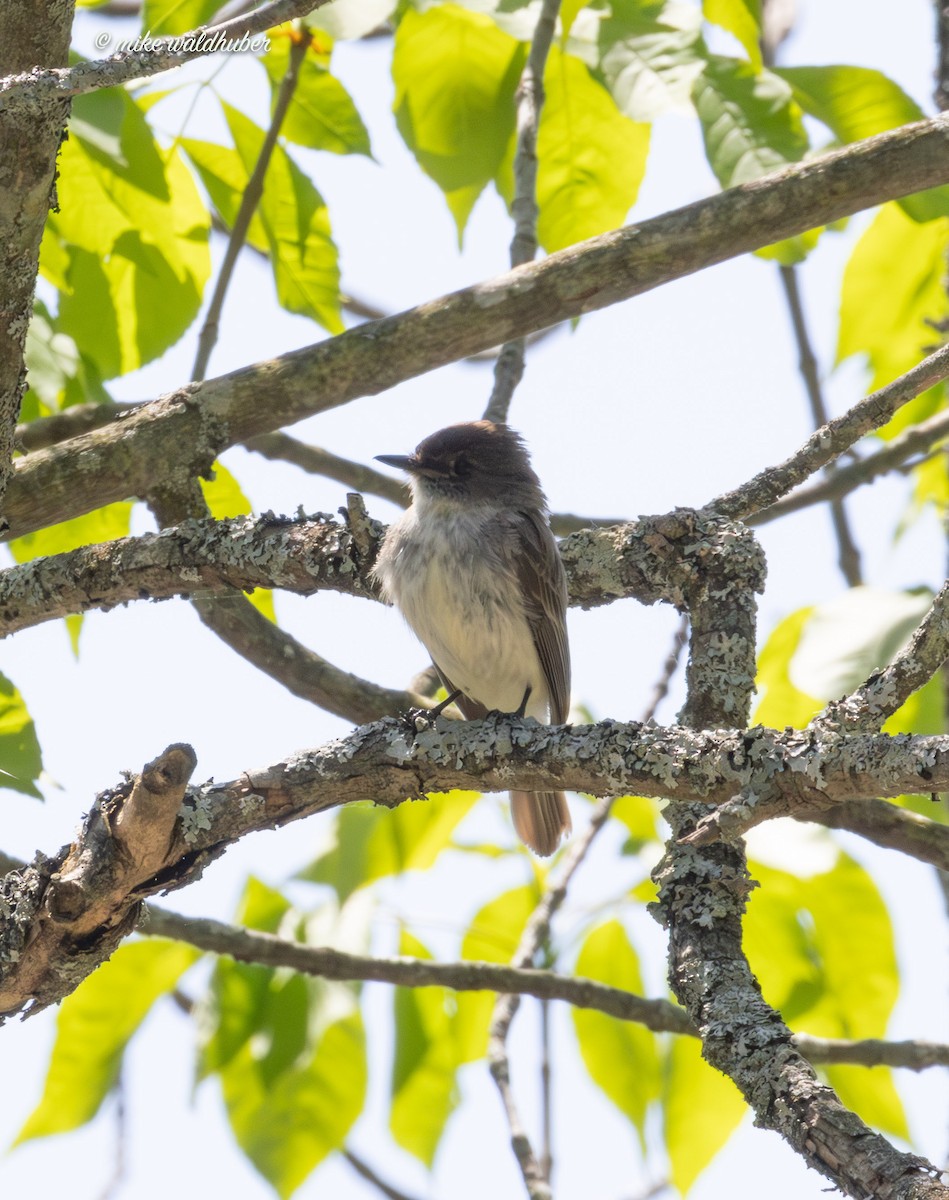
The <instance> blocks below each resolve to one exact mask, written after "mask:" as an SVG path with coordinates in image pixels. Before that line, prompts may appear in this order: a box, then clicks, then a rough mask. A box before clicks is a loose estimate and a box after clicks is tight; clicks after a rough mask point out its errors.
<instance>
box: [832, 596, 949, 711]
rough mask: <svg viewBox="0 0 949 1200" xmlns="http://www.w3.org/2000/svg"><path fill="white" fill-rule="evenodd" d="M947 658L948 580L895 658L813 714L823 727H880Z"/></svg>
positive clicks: (948, 656)
mask: <svg viewBox="0 0 949 1200" xmlns="http://www.w3.org/2000/svg"><path fill="white" fill-rule="evenodd" d="M947 658H949V583H946V584H944V585H943V587H942V589H941V590H940V591H939V593H938V594H937V595H936V597H935V599H934V600H933V602H932V605H931V607H930V609H929V611H928V612H927V613H926V615H925V617H923V619H922V621H921V622H920V623H919V625H918V626H917V627H916V630H915V631H914V633H913V636H912V637H911V638H910V640H909V642H908V644H907V645H906V646H905V647H904V648H903V649H902V650H901V651H900V653H899V654H898V655H897V656H896V658H895V659H894V660H893V661H892V662H891V663H890V664H889V666H887V667H884V668H883V670H881V671H875V672H874V673H873V674H872V675H871V676H870V678H869V679H868V680H867V681H866V682H865V683H862V684H861V685H860V687H858V688H857V689H856V690H855V691H853V692H851V693H850V695H849V696H844V697H843V699H842V700H834V701H833V702H832V703H830V704H828V705H827V707H826V708H825V709H824V710H823V711H822V712H820V713H818V715H817V716H816V717H815V718H814V720H813V721H812V724H813V725H815V726H820V727H821V728H824V729H867V730H869V729H880V728H881V727H882V725H883V722H884V721H885V720H886V719H887V718H888V717H891V716H892V715H893V714H894V713H895V712H896V710H897V709H898V708H900V707H901V706H902V705H903V704H904V703H905V702H906V701H907V700H908V699H909V697H910V696H911V695H912V694H913V692H916V691H919V689H920V688H921V687H922V686H923V684H926V683H928V682H929V681H930V679H932V677H933V676H934V675H935V674H936V672H937V671H938V670H939V668H940V667H941V666H942V665H943V663H944V662H945V661H946V659H947Z"/></svg>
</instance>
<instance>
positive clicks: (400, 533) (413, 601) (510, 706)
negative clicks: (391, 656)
mask: <svg viewBox="0 0 949 1200" xmlns="http://www.w3.org/2000/svg"><path fill="white" fill-rule="evenodd" d="M488 525H489V522H488V521H487V520H485V518H484V517H480V516H479V515H478V514H477V513H470V512H467V513H462V514H460V515H459V516H458V517H452V518H451V519H450V520H431V521H424V522H422V523H420V522H419V521H418V520H417V519H416V515H415V512H414V510H412V509H410V510H409V512H407V513H406V514H405V515H404V516H403V517H402V519H401V520H400V521H399V522H398V524H397V525H396V526H393V528H392V529H391V530H390V533H389V537H388V538H387V540H386V545H385V547H384V549H383V552H382V554H381V555H380V558H379V564H378V566H377V568H376V570H377V574H378V575H379V577H380V579H381V580H382V582H383V586H384V589H385V591H386V593H387V595H388V598H389V599H391V600H393V601H394V602H395V603H396V604H397V605H398V607H399V608H400V609H401V611H402V614H403V616H404V617H405V619H406V621H407V622H408V624H409V625H410V626H411V628H412V630H413V632H414V633H415V634H416V636H417V637H418V638H419V640H420V641H421V642H422V643H423V644H424V645H425V647H426V648H427V649H428V651H429V653H430V654H431V656H432V658H433V659H434V661H435V663H436V664H437V665H438V666H439V667H440V668H441V670H442V671H444V673H445V674H446V675H447V676H448V678H449V679H450V680H451V681H452V683H453V684H454V685H455V686H456V687H459V688H461V690H462V691H463V692H464V693H465V695H466V696H470V697H471V699H473V700H477V701H479V703H481V704H483V705H484V706H485V707H486V708H488V709H498V710H500V711H501V712H514V711H515V710H516V709H517V708H518V707H519V706H520V704H521V701H522V700H523V698H524V692H525V690H526V689H527V688H528V687H530V689H531V700H530V702H529V704H528V708H527V712H528V713H529V715H531V716H535V717H537V718H538V719H539V720H542V721H546V720H547V719H548V716H549V709H548V694H547V681H546V678H545V677H544V674H543V670H542V668H541V665H540V660H539V658H538V655H537V651H536V649H535V646H534V639H533V637H532V635H531V631H530V627H529V625H528V623H527V619H526V618H525V616H524V614H523V609H522V606H521V602H520V588H519V585H518V583H517V578H516V575H515V574H514V571H513V569H512V564H511V563H510V561H509V560H508V558H507V556H505V555H504V554H503V553H500V554H495V553H492V552H491V548H492V543H491V540H490V539H491V534H493V533H495V530H496V527H495V530H492V529H490V528H488Z"/></svg>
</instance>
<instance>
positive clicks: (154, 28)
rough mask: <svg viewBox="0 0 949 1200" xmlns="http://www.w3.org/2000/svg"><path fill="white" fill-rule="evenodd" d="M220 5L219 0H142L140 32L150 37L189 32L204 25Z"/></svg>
mask: <svg viewBox="0 0 949 1200" xmlns="http://www.w3.org/2000/svg"><path fill="white" fill-rule="evenodd" d="M220 7H221V5H220V2H219V0H143V4H142V32H143V33H147V34H149V35H150V36H151V37H159V36H162V37H163V36H165V35H166V34H171V33H190V32H191V30H192V29H197V28H199V26H201V25H206V24H207V23H208V22H209V21H210V19H211V18H212V17H213V16H214V14H215V13H216V12H217V11H218V9H219V8H220Z"/></svg>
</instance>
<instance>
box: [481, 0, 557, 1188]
mask: <svg viewBox="0 0 949 1200" xmlns="http://www.w3.org/2000/svg"><path fill="white" fill-rule="evenodd" d="M559 11H560V0H543V2H542V4H541V6H540V15H539V16H538V18H537V25H536V26H535V28H534V36H533V37H532V38H531V46H530V51H529V53H528V55H527V62H526V63H525V64H524V70H523V71H522V72H521V78H520V80H519V81H518V85H517V92H516V94H515V103H516V106H517V134H516V142H515V149H514V199H513V200H512V201H511V216H512V217H513V218H514V238H513V240H512V241H511V266H512V267H519V266H521V265H522V264H523V263H529V262H533V260H534V257H535V256H536V254H537V213H538V208H537V130H538V128H539V126H540V114H541V111H542V110H543V107H544V70H545V68H546V66H547V56H548V54H549V53H550V44H551V42H552V41H553V39H554V31H555V29H556V26H557V14H558V13H559ZM524 363H525V359H524V338H523V337H520V338H515V339H514V340H513V341H509V342H505V344H504V345H503V346H502V347H501V352H500V354H499V355H498V358H497V362H496V363H495V364H494V387H493V388H492V390H491V396H490V398H489V400H488V406H487V408H486V409H485V410H484V415H485V418H486V419H487V420H489V421H502V422H503V421H506V420H507V415H508V410H509V409H510V407H511V398H512V396H513V395H514V389H515V388H516V387H517V385H518V384H519V383H520V382H521V379H522V378H523V375H524ZM535 1166H536V1164H535ZM526 1182H527V1180H526V1178H525V1183H526ZM528 1191H530V1188H529V1187H528Z"/></svg>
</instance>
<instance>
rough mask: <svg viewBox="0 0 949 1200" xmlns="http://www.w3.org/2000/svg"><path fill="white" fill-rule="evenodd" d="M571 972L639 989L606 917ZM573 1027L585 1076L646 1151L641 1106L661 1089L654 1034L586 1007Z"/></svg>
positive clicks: (621, 936)
mask: <svg viewBox="0 0 949 1200" xmlns="http://www.w3.org/2000/svg"><path fill="white" fill-rule="evenodd" d="M576 973H577V975H579V976H582V977H584V978H587V979H596V980H599V982H600V983H606V984H609V985H610V986H611V987H616V988H622V989H623V990H624V991H628V992H635V993H636V994H637V995H640V996H641V995H642V994H643V981H642V976H641V975H640V972H639V960H638V958H637V956H636V952H635V950H634V949H633V947H632V945H631V944H630V941H629V938H628V937H627V936H626V931H625V930H624V929H623V926H622V925H621V924H620V923H619V921H606V922H604V923H603V924H602V925H598V926H597V927H596V928H595V929H593V930H592V931H591V932H590V933H589V934H588V935H587V937H586V939H585V940H584V943H583V945H582V947H581V948H580V953H579V955H578V957H577V966H576ZM573 1026H574V1029H575V1030H576V1032H577V1041H578V1042H579V1045H580V1054H581V1055H582V1057H583V1061H584V1064H585V1065H586V1068H587V1070H588V1071H589V1073H590V1077H591V1078H592V1079H593V1081H594V1082H595V1083H596V1084H597V1085H598V1087H600V1088H601V1089H602V1090H603V1091H604V1092H605V1093H606V1095H607V1096H609V1098H610V1099H611V1100H612V1101H613V1103H614V1104H615V1105H616V1107H617V1108H618V1109H619V1110H620V1112H622V1113H624V1114H625V1115H626V1116H627V1117H629V1119H630V1121H632V1122H633V1124H634V1125H635V1126H636V1129H637V1131H638V1132H639V1139H640V1144H641V1145H642V1147H643V1150H644V1152H645V1145H646V1141H645V1136H646V1110H647V1108H648V1106H649V1104H650V1103H651V1102H652V1101H653V1100H655V1099H656V1098H657V1097H658V1096H659V1090H660V1071H659V1056H658V1054H657V1050H656V1037H655V1034H653V1033H651V1032H650V1031H649V1030H648V1029H646V1028H645V1027H644V1026H642V1025H637V1024H636V1023H635V1022H632V1021H620V1020H617V1019H616V1018H615V1017H608V1016H606V1014H605V1013H599V1012H595V1011H593V1010H592V1009H586V1008H575V1009H573Z"/></svg>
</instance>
